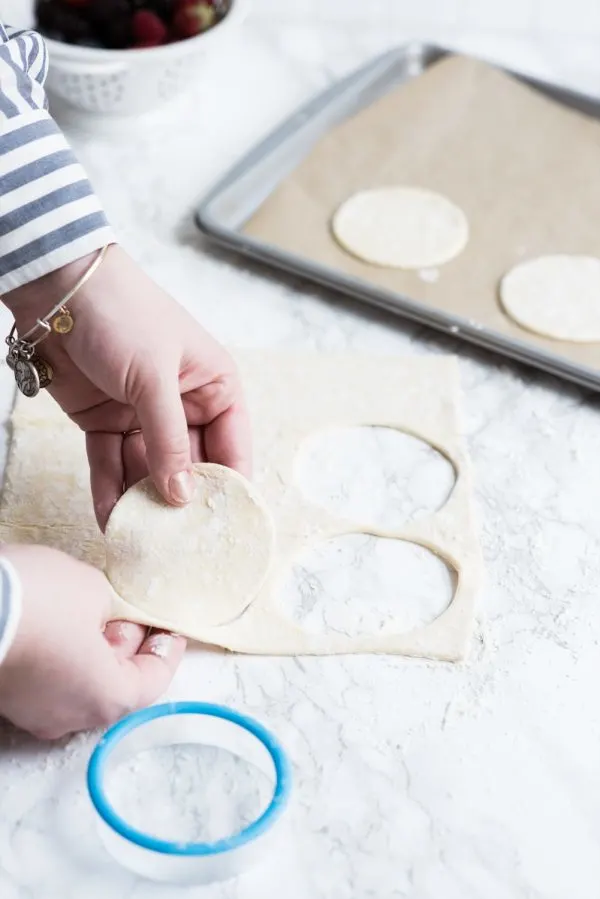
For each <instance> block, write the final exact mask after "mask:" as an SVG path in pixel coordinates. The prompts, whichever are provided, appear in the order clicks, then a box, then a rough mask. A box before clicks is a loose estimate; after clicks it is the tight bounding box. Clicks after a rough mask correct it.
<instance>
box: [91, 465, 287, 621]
mask: <svg viewBox="0 0 600 899" xmlns="http://www.w3.org/2000/svg"><path fill="white" fill-rule="evenodd" d="M194 476H195V480H196V496H195V498H194V500H193V501H192V502H191V503H189V505H187V506H185V507H182V508H177V507H174V506H169V505H168V504H167V503H166V502H165V501H164V500H163V499H162V497H161V496H160V495H159V494H158V492H157V490H156V488H155V487H154V485H153V484H152V481H151V480H150V479H149V478H146V479H145V480H144V481H141V482H140V483H139V484H136V485H135V487H131V488H130V489H129V490H128V491H127V492H126V493H125V494H124V495H123V497H122V498H121V499H120V500H119V502H118V503H117V505H116V506H115V508H114V510H113V513H112V515H111V517H110V520H109V522H108V526H107V528H106V573H107V576H108V579H109V581H110V582H111V584H112V586H113V588H114V589H115V590H116V592H117V593H118V594H119V595H120V596H121V598H122V599H124V600H125V601H126V602H129V603H131V604H132V605H134V606H135V607H136V608H138V609H140V610H141V611H142V612H145V613H147V614H149V615H156V616H158V617H160V618H163V619H164V618H168V619H169V620H170V621H172V622H173V623H176V625H177V629H178V630H179V631H183V632H186V633H187V632H189V631H190V630H191V631H192V632H194V631H197V630H199V629H201V628H203V627H214V626H216V625H222V624H226V623H228V622H230V621H233V620H234V619H235V618H237V617H238V615H240V614H241V613H242V612H243V611H244V609H245V608H246V607H247V606H248V605H249V603H251V602H252V600H253V599H254V597H255V596H256V594H257V593H258V592H259V590H260V588H261V587H262V585H263V583H264V581H265V578H266V576H267V574H268V571H269V567H270V565H271V560H272V557H273V549H274V528H273V522H272V519H271V515H270V513H269V511H268V510H267V508H266V507H265V506H264V504H263V502H262V500H261V499H260V497H259V496H258V495H257V493H256V491H255V490H254V489H253V488H252V486H251V485H250V484H249V483H248V482H247V481H246V480H245V479H244V478H243V477H242V476H241V475H239V474H237V473H236V472H234V471H231V470H230V469H228V468H223V467H222V466H220V465H212V464H208V463H204V464H198V465H195V466H194Z"/></svg>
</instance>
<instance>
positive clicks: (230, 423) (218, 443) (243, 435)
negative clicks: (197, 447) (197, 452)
mask: <svg viewBox="0 0 600 899" xmlns="http://www.w3.org/2000/svg"><path fill="white" fill-rule="evenodd" d="M204 452H205V455H206V459H207V461H209V462H217V463H219V464H220V465H227V466H228V467H229V468H235V470H236V471H239V472H240V474H243V475H245V476H246V477H250V476H251V474H252V440H251V435H250V420H249V417H248V413H247V411H246V408H245V406H243V405H242V404H239V405H238V404H237V403H234V404H233V405H232V406H230V407H229V408H228V409H226V410H225V412H222V413H221V415H218V416H217V418H215V419H214V421H212V422H210V424H208V425H207V426H206V428H205V429H204Z"/></svg>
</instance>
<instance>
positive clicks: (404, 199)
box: [331, 187, 469, 269]
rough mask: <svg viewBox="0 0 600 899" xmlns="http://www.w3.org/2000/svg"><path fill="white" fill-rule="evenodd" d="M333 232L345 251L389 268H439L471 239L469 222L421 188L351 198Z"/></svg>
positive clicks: (337, 216)
mask: <svg viewBox="0 0 600 899" xmlns="http://www.w3.org/2000/svg"><path fill="white" fill-rule="evenodd" d="M331 227H332V230H333V234H334V237H335V239H336V240H337V242H338V243H339V244H340V246H342V247H343V248H344V249H345V250H347V251H348V252H349V253H351V254H352V255H353V256H356V257H357V258H358V259H362V260H363V261H364V262H370V263H371V264H373V265H380V266H386V267H388V268H403V269H423V268H425V269H426V268H435V267H436V266H438V265H442V264H443V263H444V262H449V260H450V259H453V258H454V257H455V256H458V254H459V253H460V252H461V251H462V250H463V249H464V248H465V246H466V244H467V241H468V239H469V223H468V221H467V217H466V215H465V214H464V212H463V211H462V209H459V207H458V206H455V205H454V203H452V202H451V201H450V200H448V199H447V198H446V197H444V196H442V195H441V194H438V193H434V192H433V191H430V190H423V189H422V188H419V187H378V188H374V189H373V190H364V191H361V192H360V193H357V194H354V195H353V196H351V197H349V198H348V199H347V200H346V201H345V202H344V203H342V205H341V206H340V207H339V209H338V210H337V212H336V213H335V215H334V216H333V219H332V223H331Z"/></svg>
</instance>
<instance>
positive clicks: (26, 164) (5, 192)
mask: <svg viewBox="0 0 600 899" xmlns="http://www.w3.org/2000/svg"><path fill="white" fill-rule="evenodd" d="M45 75H46V51H45V47H44V44H43V41H42V40H41V38H40V37H39V35H37V34H34V33H33V32H9V30H8V29H6V28H4V27H3V26H2V25H1V24H0V294H6V293H8V292H9V291H13V290H15V289H16V288H19V287H21V286H22V285H24V284H27V283H29V282H31V281H34V280H36V279H39V278H42V277H43V276H45V275H47V274H48V273H50V272H54V271H56V270H57V269H60V268H61V267H63V266H65V265H68V264H69V263H72V262H74V261H75V260H78V259H80V258H81V257H84V256H86V255H87V254H90V253H92V252H93V251H94V250H98V249H99V248H100V247H102V246H104V244H107V243H110V242H112V241H113V240H114V238H113V236H112V232H111V231H110V228H109V225H108V222H107V219H106V216H105V214H104V212H103V210H102V206H101V204H100V202H99V200H98V198H97V197H96V196H95V194H94V191H93V189H92V186H91V184H90V182H89V180H88V178H87V176H86V174H85V172H84V170H83V169H82V167H81V166H80V165H79V164H78V162H77V160H76V158H75V156H74V154H73V151H72V150H71V148H70V147H69V145H68V143H67V141H66V139H65V137H64V136H63V134H62V133H61V131H60V129H59V128H58V127H57V125H56V123H55V122H54V121H53V120H52V118H51V117H50V115H49V113H48V112H47V109H46V106H47V104H46V97H45V93H44V89H43V83H44V80H45Z"/></svg>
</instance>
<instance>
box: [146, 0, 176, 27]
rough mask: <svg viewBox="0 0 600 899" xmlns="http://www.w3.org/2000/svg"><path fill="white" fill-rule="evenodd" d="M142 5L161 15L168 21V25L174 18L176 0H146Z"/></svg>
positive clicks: (164, 20)
mask: <svg viewBox="0 0 600 899" xmlns="http://www.w3.org/2000/svg"><path fill="white" fill-rule="evenodd" d="M141 6H142V7H143V8H146V9H149V10H150V12H154V13H156V15H157V16H160V17H161V19H162V20H163V22H166V24H167V25H168V24H170V22H171V19H172V18H173V11H174V9H175V6H176V4H175V0H145V2H144V3H143V4H141Z"/></svg>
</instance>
